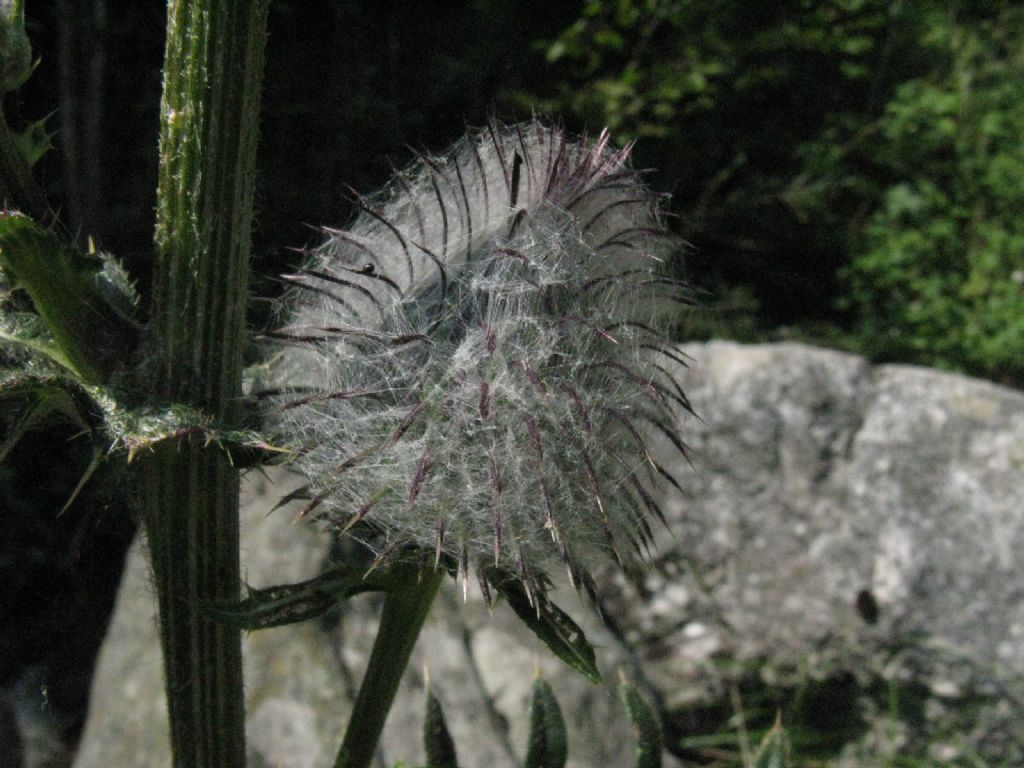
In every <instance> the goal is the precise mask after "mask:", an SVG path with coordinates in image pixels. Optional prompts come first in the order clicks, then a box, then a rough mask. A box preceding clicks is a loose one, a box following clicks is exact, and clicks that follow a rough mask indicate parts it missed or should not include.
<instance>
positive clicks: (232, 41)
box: [144, 0, 269, 768]
mask: <svg viewBox="0 0 1024 768" xmlns="http://www.w3.org/2000/svg"><path fill="white" fill-rule="evenodd" d="M268 4H269V0H253V1H252V2H250V1H249V0H171V1H170V2H169V3H168V6H167V49H166V59H165V64H164V95H163V101H162V103H161V115H160V175H159V187H158V192H157V224H156V252H157V264H156V270H155V273H156V276H155V283H154V297H153V318H152V336H151V339H150V352H151V355H152V365H153V369H152V371H151V373H152V376H153V386H154V390H155V394H156V395H157V396H158V397H159V398H161V399H162V400H164V401H167V402H181V403H186V404H188V405H192V406H196V407H199V408H202V409H204V410H206V411H207V412H208V413H209V414H210V415H211V416H212V417H213V419H214V420H215V422H216V423H217V425H218V426H226V427H231V426H234V425H235V424H236V423H237V421H238V418H239V413H238V410H239V405H240V399H241V370H242V347H243V332H244V327H245V309H246V291H247V281H248V260H249V250H250V230H251V227H252V203H253V192H254V184H255V163H256V137H257V126H258V112H259V88H260V81H261V78H262V70H263V50H264V43H265V38H266V18H267V8H268ZM144 473H145V494H146V499H145V501H146V518H145V521H146V528H147V533H148V536H149V545H150V552H151V555H152V560H153V572H154V576H155V579H156V587H157V593H158V599H159V605H160V625H161V641H162V644H163V651H164V670H165V673H166V685H167V699H168V709H169V714H170V720H171V747H172V750H173V752H174V765H175V766H176V767H177V768H206V767H208V768H241V767H242V766H243V765H244V764H245V739H244V733H245V729H244V728H245V722H244V705H243V698H242V658H241V637H240V633H239V630H238V629H236V628H234V627H231V626H229V625H226V624H217V623H215V622H213V621H212V620H211V619H210V618H209V617H208V616H207V614H206V612H205V610H204V606H205V605H206V604H207V603H209V602H211V601H222V600H228V601H230V600H233V599H237V597H238V590H239V582H240V574H239V551H238V485H239V478H238V471H237V469H235V468H234V467H233V466H232V465H231V463H230V461H229V459H228V456H227V454H226V453H225V452H224V451H223V450H221V449H220V448H218V447H216V446H212V445H204V444H202V443H200V442H198V441H195V440H192V439H183V440H181V441H177V442H175V443H165V444H162V445H160V446H158V447H157V449H156V450H155V451H154V452H153V454H152V455H150V456H148V457H147V458H146V461H145V466H144Z"/></svg>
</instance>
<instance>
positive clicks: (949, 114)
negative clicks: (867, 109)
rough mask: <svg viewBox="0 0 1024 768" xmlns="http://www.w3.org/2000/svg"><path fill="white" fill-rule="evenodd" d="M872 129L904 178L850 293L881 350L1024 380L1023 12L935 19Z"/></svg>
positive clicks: (896, 178) (866, 333)
mask: <svg viewBox="0 0 1024 768" xmlns="http://www.w3.org/2000/svg"><path fill="white" fill-rule="evenodd" d="M927 43H928V45H930V46H931V47H932V48H933V50H934V51H935V53H936V55H942V54H943V53H947V54H948V55H949V62H948V64H946V65H945V66H942V67H940V68H939V69H938V70H937V71H936V72H934V73H933V74H932V75H930V76H929V77H926V78H920V79H916V80H912V81H909V82H906V83H904V84H903V85H901V86H900V87H899V89H898V90H897V92H896V95H895V97H894V98H893V99H892V100H891V101H890V102H889V103H888V105H887V106H886V110H885V115H884V117H883V119H882V121H881V123H880V132H879V135H878V136H877V138H876V139H875V140H873V141H872V142H871V146H872V148H873V149H874V151H875V153H876V156H877V161H878V162H879V163H880V164H883V165H884V166H885V167H887V168H888V169H890V171H891V172H892V174H893V179H892V183H891V184H890V185H889V186H888V187H887V188H886V189H885V190H884V193H883V196H882V200H881V203H880V206H879V208H878V209H877V210H876V211H875V212H874V213H873V214H872V215H871V216H870V217H869V218H868V219H867V221H866V223H865V226H864V227H863V230H862V231H861V232H860V234H859V237H858V238H857V247H856V254H855V256H854V259H853V263H852V265H851V268H850V269H849V270H848V271H847V278H848V281H849V286H850V293H849V296H848V298H847V299H846V305H847V306H849V307H850V308H851V309H854V310H855V311H856V312H857V314H858V316H859V318H860V323H859V327H858V337H859V339H860V340H861V341H862V343H863V344H864V347H865V348H866V349H867V351H869V352H870V353H872V354H874V355H876V356H880V357H884V358H890V359H891V358H899V359H910V360H913V361H916V362H921V363H926V364H937V365H942V366H945V367H950V368H955V369H960V370H966V371H970V372H974V373H978V374H983V375H986V376H989V377H992V378H995V379H997V380H999V379H1001V380H1006V381H1015V382H1021V381H1024V356H1022V354H1021V350H1022V349H1024V216H1022V215H1021V214H1022V211H1024V184H1022V179H1024V143H1022V141H1021V137H1022V136H1024V53H1022V51H1024V11H1022V10H1021V9H1019V8H1011V7H1007V8H1005V9H1004V10H1003V11H1002V12H1001V13H999V14H998V15H995V16H994V17H993V18H991V19H984V20H981V21H973V22H970V23H967V22H960V21H959V20H953V21H950V22H948V23H946V24H939V25H936V26H935V28H934V29H933V30H932V32H931V34H930V35H929V37H928V38H927Z"/></svg>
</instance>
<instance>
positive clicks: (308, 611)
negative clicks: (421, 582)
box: [208, 566, 391, 630]
mask: <svg viewBox="0 0 1024 768" xmlns="http://www.w3.org/2000/svg"><path fill="white" fill-rule="evenodd" d="M390 586H391V582H390V579H389V578H388V575H387V573H386V572H380V571H374V572H373V573H370V574H367V573H366V571H365V569H363V568H354V567H351V566H339V567H337V568H333V569H331V570H330V571H328V572H327V573H324V574H322V575H320V576H317V577H315V578H313V579H309V580H308V581H302V582H299V583H297V584H282V585H279V586H276V587H268V588H266V589H250V590H249V596H248V597H247V598H246V599H245V600H242V601H241V602H238V603H214V604H212V605H210V606H209V608H208V610H209V613H210V615H211V616H213V618H214V619H215V620H217V621H221V622H224V623H226V624H233V625H235V626H237V627H241V628H242V629H246V630H256V629H268V628H270V627H280V626H284V625H285V624H294V623H296V622H300V621H305V620H307V619H312V618H316V617H317V616H320V615H322V614H324V613H326V612H327V611H328V610H330V609H331V608H332V607H334V606H335V605H337V604H338V602H340V601H341V600H345V599H347V598H349V597H352V596H353V595H358V594H361V593H363V592H377V591H386V590H387V589H389V588H390Z"/></svg>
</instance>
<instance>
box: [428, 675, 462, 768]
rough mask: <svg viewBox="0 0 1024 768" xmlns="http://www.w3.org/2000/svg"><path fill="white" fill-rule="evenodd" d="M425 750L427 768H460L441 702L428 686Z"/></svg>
mask: <svg viewBox="0 0 1024 768" xmlns="http://www.w3.org/2000/svg"><path fill="white" fill-rule="evenodd" d="M423 749H424V751H425V752H426V755H427V768H459V760H458V757H457V756H456V754H455V742H454V741H453V740H452V735H451V733H449V732H448V723H446V722H445V719H444V710H443V709H441V702H440V701H438V700H437V697H436V696H434V691H433V690H432V689H431V688H430V686H429V685H428V686H427V713H426V716H425V717H424V719H423Z"/></svg>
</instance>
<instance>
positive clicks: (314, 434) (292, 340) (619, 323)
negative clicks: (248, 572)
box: [270, 121, 689, 585]
mask: <svg viewBox="0 0 1024 768" xmlns="http://www.w3.org/2000/svg"><path fill="white" fill-rule="evenodd" d="M628 156H629V149H628V148H627V149H623V150H615V149H612V148H611V147H610V146H609V138H608V135H607V133H606V132H605V133H602V134H601V135H600V136H599V137H598V138H597V139H596V140H595V141H587V140H586V139H583V140H580V141H570V140H569V139H567V138H566V136H565V135H564V133H563V132H562V130H561V129H559V128H556V127H551V126H547V125H545V124H543V123H541V122H539V121H534V122H531V123H526V124H521V125H513V126H501V125H496V124H492V125H490V126H488V127H487V128H486V129H484V130H480V131H475V132H472V133H470V134H469V135H468V136H466V137H465V138H463V139H462V140H461V141H460V142H459V143H457V144H456V145H455V146H454V147H453V148H452V149H451V150H449V151H448V152H446V153H444V154H442V155H440V156H429V157H428V156H423V157H420V158H419V159H418V160H417V161H416V162H414V163H413V164H412V166H411V167H409V168H408V169H406V170H405V171H404V172H401V173H399V174H398V175H397V176H396V177H395V179H394V180H393V182H392V183H391V184H390V185H389V186H388V187H387V188H386V189H385V190H384V191H383V192H382V193H381V194H379V195H377V196H376V197H372V198H359V199H358V200H357V203H356V204H357V206H358V208H359V213H358V215H357V217H356V218H355V220H354V222H353V224H352V225H351V226H350V227H349V228H347V229H345V230H334V229H328V230H326V235H327V239H326V241H325V242H324V243H323V245H321V246H320V247H319V248H317V249H316V250H314V251H312V252H311V253H309V254H308V261H307V262H306V263H305V265H304V266H303V267H302V268H301V269H299V270H298V271H297V272H295V273H294V274H291V275H287V276H285V278H284V279H285V280H286V281H287V282H289V283H290V284H291V285H292V290H290V291H289V292H288V294H287V295H286V297H285V299H284V304H283V308H284V309H283V311H284V316H285V318H286V319H285V321H284V322H285V324H284V326H283V327H282V328H280V329H279V330H277V331H276V332H274V333H272V334H270V336H272V337H274V338H276V339H279V340H282V341H283V342H285V343H286V344H287V351H286V353H285V354H284V355H282V356H281V358H280V364H279V365H278V366H277V374H276V375H277V381H276V382H275V383H276V385H277V387H278V391H279V392H281V391H283V392H285V394H283V395H278V396H277V397H276V398H274V400H273V405H274V408H273V411H274V412H273V414H272V416H271V421H272V423H273V424H274V426H275V427H276V429H277V430H278V431H279V433H280V434H281V435H282V436H284V437H285V438H286V439H287V440H289V441H290V442H291V443H292V444H293V445H294V446H296V449H295V462H296V464H297V465H298V467H299V468H300V469H301V471H302V472H303V473H305V475H306V476H307V478H308V480H309V483H310V501H309V503H308V504H307V505H306V507H305V510H304V514H307V515H312V516H314V517H316V518H317V519H320V520H325V521H327V522H329V523H330V524H331V525H333V526H335V527H336V528H337V529H339V530H341V531H347V532H349V533H350V534H352V535H358V536H359V537H360V538H361V539H363V540H364V541H366V542H367V543H368V544H369V545H370V546H371V547H373V548H374V551H375V552H376V553H377V554H378V561H379V562H384V561H385V560H387V559H388V558H390V557H394V556H397V555H396V553H399V552H407V551H408V550H409V549H410V548H412V549H415V550H418V551H420V552H429V553H431V554H432V556H433V557H435V558H438V559H439V558H442V557H444V558H446V559H447V560H448V561H449V562H454V563H456V564H458V566H459V568H460V570H461V571H462V573H463V574H465V573H466V572H467V570H468V568H469V567H471V566H473V567H476V568H478V569H479V568H483V567H486V566H489V565H499V566H502V567H505V568H508V569H510V570H513V571H514V572H516V573H517V574H518V576H519V577H520V578H521V579H522V580H523V581H524V583H526V584H528V585H529V584H536V583H538V580H539V579H540V578H542V576H543V574H544V573H545V572H546V570H547V569H548V568H549V567H550V566H552V565H555V564H560V565H561V566H563V567H565V568H566V569H567V571H568V573H569V576H570V578H571V579H572V580H573V582H574V583H575V584H577V585H579V584H580V583H581V579H583V580H586V579H587V574H588V571H589V569H590V568H591V567H593V566H594V565H596V564H597V563H598V562H599V561H600V559H601V558H602V557H606V556H608V555H610V556H611V557H613V558H615V559H617V560H618V561H619V562H620V564H622V565H623V566H626V565H629V564H632V563H634V562H635V561H636V560H637V558H638V557H640V556H642V555H643V554H644V552H645V549H646V548H647V547H648V546H649V544H650V541H651V537H652V531H651V527H650V519H651V516H652V515H653V516H654V517H655V518H657V517H661V510H660V508H659V505H658V503H657V501H656V494H655V493H654V492H653V490H652V489H653V486H654V484H655V482H658V481H659V478H660V479H664V480H666V481H668V482H670V483H672V484H673V485H676V480H675V479H674V477H673V474H672V472H671V471H670V467H668V466H666V465H665V464H664V463H662V461H659V459H658V458H656V457H655V456H654V455H652V452H651V451H650V450H649V449H648V442H649V441H650V438H651V436H652V435H655V434H659V433H660V435H662V436H664V437H665V438H667V439H668V442H669V443H670V444H672V445H674V446H675V447H676V449H678V451H679V458H680V459H682V458H683V457H684V453H685V452H684V445H683V443H682V441H681V440H680V438H679V437H678V435H677V434H676V429H675V424H676V418H675V415H676V413H677V409H679V408H683V409H687V410H688V409H689V403H688V401H687V399H686V396H685V394H684V393H683V391H682V390H681V388H680V387H679V385H678V383H677V382H676V380H675V378H674V377H673V375H672V373H671V371H672V370H673V369H674V368H677V366H678V365H681V364H684V361H683V360H682V358H681V356H680V354H679V353H678V352H677V351H675V350H674V348H673V347H672V346H671V345H670V344H669V343H668V342H667V340H666V337H665V330H666V328H667V326H668V324H669V323H671V322H672V319H673V314H674V312H675V310H676V309H677V308H678V304H679V303H683V302H686V301H687V293H686V290H685V287H684V286H683V285H681V284H680V283H679V282H678V281H676V280H673V279H671V278H669V277H665V276H663V275H662V274H661V271H660V269H659V268H660V266H661V265H662V264H663V262H664V261H665V260H666V259H667V258H668V257H670V256H671V255H672V254H673V253H674V251H675V250H676V249H677V247H678V241H677V240H676V239H674V238H673V237H672V236H671V235H670V234H669V233H668V232H667V231H666V229H665V228H664V226H663V224H662V220H661V219H662V216H661V213H660V208H659V197H658V196H657V195H655V194H653V193H652V192H650V191H649V190H648V189H646V188H645V187H644V186H643V184H642V183H641V180H640V178H639V175H638V173H637V172H636V171H634V170H632V169H631V168H630V167H629V164H628ZM671 463H672V464H674V465H676V464H679V463H680V462H676V461H672V462H671Z"/></svg>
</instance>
